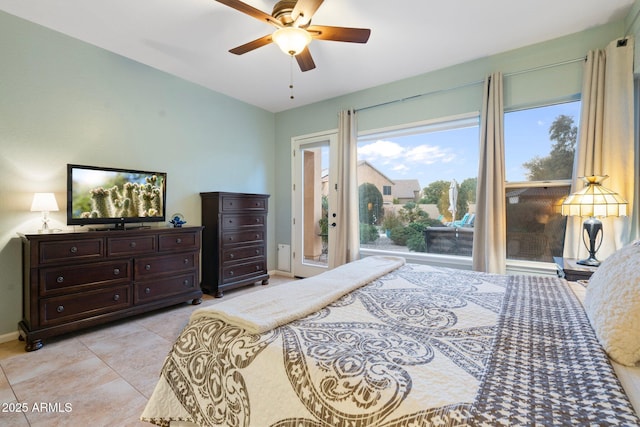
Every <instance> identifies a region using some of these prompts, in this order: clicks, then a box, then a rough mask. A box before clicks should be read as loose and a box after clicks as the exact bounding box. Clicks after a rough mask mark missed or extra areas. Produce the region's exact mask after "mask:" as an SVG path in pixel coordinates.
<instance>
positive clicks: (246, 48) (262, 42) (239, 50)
mask: <svg viewBox="0 0 640 427" xmlns="http://www.w3.org/2000/svg"><path fill="white" fill-rule="evenodd" d="M272 42H273V39H272V38H271V34H268V35H266V36H264V37H260V38H259V39H255V40H253V41H250V42H249V43H245V44H243V45H241V46H238V47H234V48H233V49H231V50H229V52H231V53H235V54H236V55H242V54H243V53H247V52H251V51H252V50H254V49H257V48H259V47H262V46H266V45H268V44H269V43H272Z"/></svg>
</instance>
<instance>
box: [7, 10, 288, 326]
mask: <svg viewBox="0 0 640 427" xmlns="http://www.w3.org/2000/svg"><path fill="white" fill-rule="evenodd" d="M274 119H275V117H274V114H273V113H271V112H267V111H265V110H261V109H259V108H256V107H253V106H249V105H247V104H245V103H242V102H240V101H237V100H234V99H232V98H229V97H226V96H224V95H221V94H219V93H216V92H213V91H210V90H207V89H205V88H203V87H201V86H198V85H195V84H192V83H188V82H186V81H184V80H181V79H179V78H176V77H174V76H171V75H168V74H166V73H163V72H159V71H157V70H155V69H152V68H150V67H147V66H145V65H141V64H139V63H137V62H134V61H131V60H129V59H126V58H124V57H121V56H118V55H114V54H112V53H110V52H107V51H105V50H103V49H99V48H96V47H94V46H92V45H89V44H86V43H82V42H79V41H77V40H74V39H72V38H70V37H66V36H64V35H61V34H59V33H56V32H53V31H50V30H48V29H45V28H43V27H41V26H38V25H34V24H31V23H29V22H26V21H23V20H21V19H17V18H15V17H13V16H11V15H8V14H5V13H3V12H0V148H1V149H0V200H1V201H0V218H1V221H0V336H1V335H3V334H7V333H10V332H15V331H16V330H17V323H18V321H19V320H20V318H21V316H22V312H21V301H22V290H21V289H22V288H21V280H22V272H21V262H22V261H21V249H20V242H19V239H18V238H17V233H18V232H33V231H35V230H37V228H38V226H39V214H37V213H31V212H29V207H30V204H31V198H32V196H33V193H34V192H51V191H53V192H55V193H56V197H57V200H58V204H59V206H60V209H61V210H60V212H54V213H52V215H51V216H52V220H53V225H54V226H57V227H66V214H65V209H66V204H65V203H66V164H67V163H79V164H88V165H102V166H111V167H124V168H136V169H145V170H160V171H166V172H167V173H168V178H167V214H172V213H175V212H180V213H182V214H184V215H185V217H186V219H187V221H188V224H189V225H199V224H200V197H199V194H198V193H199V192H201V191H216V190H225V191H243V192H257V193H270V194H273V193H274V182H275V181H274V170H275V157H274V126H275V124H274V123H275V122H274ZM271 218H273V216H271ZM271 218H270V221H269V224H268V227H269V230H268V232H269V234H271V235H273V233H274V221H273V220H272V219H271ZM270 243H272V245H271V246H273V248H275V243H274V242H270ZM269 253H270V254H271V253H275V249H272V250H269ZM270 262H273V261H271V260H270Z"/></svg>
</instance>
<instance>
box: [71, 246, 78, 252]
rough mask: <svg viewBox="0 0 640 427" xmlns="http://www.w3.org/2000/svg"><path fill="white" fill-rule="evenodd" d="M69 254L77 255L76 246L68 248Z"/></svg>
mask: <svg viewBox="0 0 640 427" xmlns="http://www.w3.org/2000/svg"><path fill="white" fill-rule="evenodd" d="M69 252H71V253H72V254H75V253H77V252H78V248H77V246H71V248H69Z"/></svg>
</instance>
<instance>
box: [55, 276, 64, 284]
mask: <svg viewBox="0 0 640 427" xmlns="http://www.w3.org/2000/svg"><path fill="white" fill-rule="evenodd" d="M56 282H58V283H62V282H64V277H63V276H58V278H57V279H56Z"/></svg>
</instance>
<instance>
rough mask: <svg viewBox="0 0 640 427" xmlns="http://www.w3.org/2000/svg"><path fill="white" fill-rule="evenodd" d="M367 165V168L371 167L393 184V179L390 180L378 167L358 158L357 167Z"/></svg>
mask: <svg viewBox="0 0 640 427" xmlns="http://www.w3.org/2000/svg"><path fill="white" fill-rule="evenodd" d="M366 166H368V167H369V168H371V169H372V170H374V171H375V172H376V173H377V174H378V175H380V176H381V177H382V178H384V179H385V180H387V181H389V182H390V183H391V184H394V183H395V181H394V180H392V179H391V178H389V177H388V176H386V175H385V174H383V173H382V172H380V171H379V170H378V169H376V167H375V166H373V165H372V164H371V163H369V162H367V161H366V160H358V168H361V167H366Z"/></svg>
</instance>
